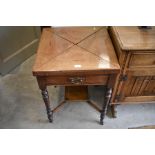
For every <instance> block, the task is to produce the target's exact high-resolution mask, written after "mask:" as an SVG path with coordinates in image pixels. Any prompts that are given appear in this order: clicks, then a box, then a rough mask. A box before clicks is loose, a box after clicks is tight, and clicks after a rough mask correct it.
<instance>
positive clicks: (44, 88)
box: [37, 74, 117, 125]
mask: <svg viewBox="0 0 155 155" xmlns="http://www.w3.org/2000/svg"><path fill="white" fill-rule="evenodd" d="M103 75H104V74H103ZM106 75H107V76H108V82H107V85H106V95H105V103H103V106H102V109H100V108H99V107H98V106H97V104H95V102H94V101H92V100H90V99H88V100H87V101H86V102H87V103H88V104H89V105H91V106H92V107H93V108H95V109H96V110H97V111H98V112H100V124H101V125H103V124H104V118H105V115H106V113H107V109H108V106H109V105H110V106H111V111H112V116H113V118H115V117H116V113H115V112H116V111H115V105H111V104H110V100H111V97H112V94H113V88H114V84H115V81H116V79H117V74H106ZM46 78H48V76H46ZM46 78H45V76H37V81H38V85H39V88H40V90H41V94H42V98H43V100H44V103H45V106H46V111H47V116H48V120H49V122H51V123H52V122H53V113H54V112H56V111H57V110H58V109H59V108H60V107H61V106H62V105H63V104H64V103H66V102H67V101H68V100H66V99H65V100H64V101H62V102H60V104H59V105H58V106H57V107H55V108H54V109H51V104H50V100H49V94H48V90H47V86H50V85H49V84H48V83H47V82H46V80H45V79H46ZM50 78H51V76H50ZM53 78H54V77H53ZM53 85H55V84H53ZM78 85H80V86H82V85H81V84H78ZM94 85H95V84H94ZM64 86H65V85H64ZM71 86H77V84H73V85H71Z"/></svg>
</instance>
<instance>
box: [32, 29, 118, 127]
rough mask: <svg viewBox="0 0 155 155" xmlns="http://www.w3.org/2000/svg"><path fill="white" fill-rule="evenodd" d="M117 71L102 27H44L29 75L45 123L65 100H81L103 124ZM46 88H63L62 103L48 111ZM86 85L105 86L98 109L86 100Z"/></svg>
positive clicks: (107, 38) (114, 57)
mask: <svg viewBox="0 0 155 155" xmlns="http://www.w3.org/2000/svg"><path fill="white" fill-rule="evenodd" d="M119 71H120V66H119V64H118V60H117V57H116V55H115V51H114V48H113V45H112V42H111V40H110V37H109V34H108V32H107V29H106V28H104V27H54V28H45V29H44V30H43V32H42V35H41V39H40V43H39V48H38V51H37V57H36V61H35V64H34V67H33V75H34V76H36V78H37V81H38V85H39V88H40V89H41V93H42V97H43V100H44V102H45V106H46V110H47V115H48V119H49V122H52V121H53V113H54V112H55V111H57V110H58V108H60V107H61V106H62V105H63V104H64V103H65V102H66V101H70V100H73V101H78V100H84V101H86V102H88V103H89V104H90V105H92V106H93V107H94V108H95V109H96V110H98V111H99V112H100V124H103V119H104V116H105V114H106V111H107V107H108V105H109V103H110V99H111V97H112V96H113V89H114V85H115V82H116V79H117V75H118V74H119ZM50 85H54V86H57V85H61V86H64V87H65V100H64V101H62V102H61V103H60V105H59V106H57V107H55V108H52V109H51V105H50V101H49V96H48V91H47V86H50ZM88 85H106V86H107V91H106V96H105V103H103V107H102V108H101V109H100V107H98V106H97V104H95V103H94V102H93V101H91V100H90V99H89V95H88ZM103 94H104V93H103ZM112 110H114V107H112Z"/></svg>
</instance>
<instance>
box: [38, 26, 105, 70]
mask: <svg viewBox="0 0 155 155" xmlns="http://www.w3.org/2000/svg"><path fill="white" fill-rule="evenodd" d="M103 28H104V27H101V28H99V29H98V30H97V31H95V32H93V33H91V34H90V35H88V36H87V37H85V38H84V39H82V40H80V41H79V42H78V43H76V44H75V43H73V42H71V41H70V40H68V39H66V38H64V37H62V36H60V35H58V34H57V33H55V32H53V31H49V30H48V29H47V31H49V32H51V34H53V35H55V36H57V37H59V38H61V39H64V40H66V41H68V42H70V43H72V46H70V47H69V48H71V47H73V46H74V45H77V46H78V44H79V43H80V42H82V41H84V40H85V39H87V38H88V37H90V36H92V35H94V34H95V33H97V32H98V31H100V30H101V29H103ZM51 29H52V28H51ZM78 47H80V46H78ZM69 48H67V49H65V50H62V52H60V53H59V54H58V55H56V56H55V57H52V58H49V60H48V62H49V61H51V60H52V59H55V58H56V57H58V56H59V55H61V54H63V53H64V52H65V51H66V50H68V49H69ZM48 62H45V63H43V64H41V65H39V66H38V67H39V68H40V67H42V66H44V65H45V64H47V63H48Z"/></svg>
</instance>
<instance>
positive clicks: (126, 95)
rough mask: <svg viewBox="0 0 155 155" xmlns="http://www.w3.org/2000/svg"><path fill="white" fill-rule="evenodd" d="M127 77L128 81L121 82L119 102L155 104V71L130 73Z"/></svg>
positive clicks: (118, 95)
mask: <svg viewBox="0 0 155 155" xmlns="http://www.w3.org/2000/svg"><path fill="white" fill-rule="evenodd" d="M148 73H149V74H148ZM147 74H148V75H147ZM126 75H127V79H126V81H121V82H120V90H118V94H117V97H118V100H117V101H118V102H155V70H152V71H148V70H145V69H144V70H137V71H128V72H127V74H126ZM144 75H145V76H144Z"/></svg>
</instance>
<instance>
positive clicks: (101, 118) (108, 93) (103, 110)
mask: <svg viewBox="0 0 155 155" xmlns="http://www.w3.org/2000/svg"><path fill="white" fill-rule="evenodd" d="M111 95H112V88H107V92H106V96H105V104H103V108H102V110H101V115H100V124H101V125H103V124H104V122H103V120H104V117H105V115H106V113H107V109H108V105H109V102H110V98H111Z"/></svg>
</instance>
